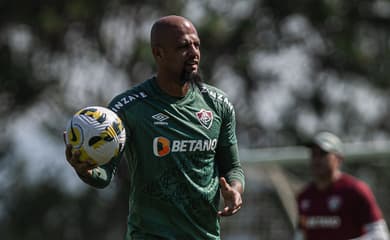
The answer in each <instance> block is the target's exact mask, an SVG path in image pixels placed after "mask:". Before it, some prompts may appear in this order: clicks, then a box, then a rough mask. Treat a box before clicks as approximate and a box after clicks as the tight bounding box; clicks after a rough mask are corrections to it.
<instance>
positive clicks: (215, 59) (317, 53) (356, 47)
mask: <svg viewBox="0 0 390 240" xmlns="http://www.w3.org/2000/svg"><path fill="white" fill-rule="evenodd" d="M168 14H178V15H184V16H187V15H188V16H191V17H193V18H194V23H195V25H196V26H197V28H198V31H199V35H200V37H201V40H202V63H201V68H202V74H203V76H204V79H205V81H206V82H210V83H218V80H220V79H219V78H220V75H218V74H217V73H219V72H222V73H225V72H228V73H227V75H234V76H235V78H234V80H237V81H239V84H240V85H241V86H243V87H242V91H240V89H237V91H238V96H239V97H237V98H235V99H234V104H235V105H236V106H237V107H236V110H237V121H238V135H239V138H240V141H241V143H242V145H245V146H247V147H265V146H277V145H289V144H298V143H301V142H302V141H303V139H305V138H306V137H307V135H308V134H310V133H312V132H313V131H314V130H317V128H319V127H318V126H321V124H322V123H324V122H323V121H325V120H323V119H327V118H329V119H338V124H336V125H337V126H336V127H335V128H334V129H333V130H335V131H337V132H338V133H339V134H340V135H341V136H348V137H351V138H353V137H358V138H360V139H370V138H374V137H375V136H380V137H383V136H384V137H389V133H390V122H389V121H388V119H389V116H390V111H389V105H388V102H390V101H389V100H390V99H389V96H390V95H389V94H388V93H389V90H390V81H388V79H387V78H388V76H390V72H389V71H390V54H389V51H390V38H389V34H390V29H389V28H388V27H387V26H388V25H389V23H390V3H389V1H386V0H376V1H368V0H361V1H358V0H348V1H347V0H343V1H336V0H320V1H309V0H294V1H288V2H286V1H281V0H263V1H260V0H251V1H233V0H226V1H222V0H219V1H205V0H203V1H185V0H169V1H151V0H144V1H124V0H122V1H121V0H113V1H101V0H100V1H96V0H95V1H92V0H70V1H49V0H32V1H28V2H25V1H20V0H14V1H1V2H0V101H1V103H2V104H1V106H0V115H1V118H0V124H1V125H0V126H1V128H0V130H1V131H2V132H5V133H7V131H6V130H7V126H8V125H7V124H10V123H12V121H13V120H14V119H15V118H16V117H17V116H21V115H23V114H24V113H25V111H27V110H29V109H32V108H33V107H34V106H35V105H37V104H41V103H45V104H48V106H49V108H50V109H51V111H52V113H51V114H50V121H48V122H46V123H44V124H45V125H46V126H47V129H48V132H51V133H52V134H53V133H54V134H55V135H56V133H58V132H61V131H62V125H61V126H58V122H63V121H64V120H63V118H64V117H65V116H68V115H69V114H71V113H73V112H74V111H75V110H76V108H77V107H76V106H75V105H74V103H75V102H81V101H82V100H83V99H78V98H77V97H69V96H67V94H66V91H69V90H67V87H69V84H70V83H69V82H68V81H67V80H70V79H71V78H72V76H73V75H72V73H71V72H70V71H69V72H65V73H63V72H62V71H61V69H62V68H61V67H58V66H59V65H61V64H63V65H65V66H75V67H79V68H80V69H85V68H86V67H85V65H83V64H84V62H83V60H84V59H85V58H88V59H92V60H90V61H92V62H94V63H103V66H108V67H107V68H109V69H113V71H118V72H123V73H124V75H126V77H125V79H126V81H127V82H128V85H133V84H136V83H138V82H140V81H143V80H144V79H145V78H146V77H149V76H150V75H151V74H152V73H153V72H154V70H155V66H154V63H153V59H152V56H151V54H150V50H149V43H148V31H149V29H147V30H145V28H149V27H150V24H151V23H152V21H154V20H155V19H156V18H158V17H160V16H162V15H168ZM197 16H198V17H197ZM199 16H200V17H199ZM293 20H295V22H294V21H293ZM292 22H294V23H295V24H298V26H300V27H301V28H298V30H294V26H290V28H288V27H287V26H289V24H291V23H292ZM299 24H301V25H299ZM117 25H120V27H117ZM302 25H303V26H304V27H303V29H304V30H305V31H304V30H302ZM145 31H146V32H147V33H145ZM317 35H318V36H317ZM313 39H314V40H313ZM293 47H297V48H299V49H301V50H302V52H303V54H305V56H307V58H308V59H309V60H308V62H309V63H308V64H309V65H310V66H309V67H310V71H309V73H308V76H306V77H307V78H309V81H310V82H309V83H307V84H306V85H304V86H301V87H300V88H299V89H294V88H292V89H289V90H288V93H289V94H290V95H291V99H292V100H291V101H288V100H287V101H288V104H287V105H286V107H285V108H283V109H282V110H281V113H280V115H278V121H280V123H279V122H278V121H271V123H267V124H266V123H264V121H262V119H263V118H265V117H267V116H266V115H261V114H260V113H258V112H256V111H255V110H256V108H257V106H258V105H260V104H262V103H263V102H264V101H268V100H271V99H267V98H266V99H264V98H263V100H264V101H262V100H261V98H260V100H259V95H260V93H259V91H260V90H262V89H263V90H264V91H265V92H267V91H268V89H269V88H270V87H272V86H279V85H280V79H279V78H280V76H279V75H277V74H275V73H273V72H269V71H266V70H264V69H262V68H261V65H259V64H260V63H258V62H257V61H258V58H256V56H258V55H259V54H260V57H261V56H274V55H278V54H281V53H282V52H283V51H284V50H288V49H292V48H293ZM65 68H66V67H65ZM98 68H99V67H98ZM100 68H101V67H100ZM94 71H95V69H93V70H90V72H89V73H86V74H91V73H93V72H94ZM282 71H289V69H288V68H287V69H284V68H283V67H281V68H280V72H282ZM111 75H112V73H111V72H110V73H108V74H107V76H106V78H107V79H105V84H106V85H104V86H102V87H101V89H98V90H97V91H96V92H93V91H92V90H90V89H89V90H88V91H86V94H84V95H87V96H88V97H89V98H90V99H91V100H90V102H99V103H100V102H104V101H107V98H109V97H102V94H101V93H102V91H104V90H105V89H106V88H109V87H110V86H111V85H113V82H112V81H114V80H113V79H114V76H111ZM293 75H294V73H291V76H293ZM111 77H112V79H111ZM222 77H224V75H222ZM332 77H333V78H332ZM88 79H89V78H88ZM332 79H333V80H332ZM222 81H223V80H222ZM76 82H77V81H76ZM278 84H279V85H278ZM332 84H334V86H336V87H335V89H334V91H338V90H339V88H343V87H345V88H348V87H349V86H355V85H357V86H363V87H366V88H367V89H370V90H371V92H372V94H374V95H375V94H379V95H380V96H381V97H382V99H381V100H382V102H383V103H382V104H383V105H382V108H381V109H379V110H378V111H379V114H377V115H378V116H376V117H375V118H372V119H373V120H370V121H368V120H367V117H368V116H367V115H368V114H366V111H363V112H362V111H359V110H357V109H356V106H355V107H354V106H353V104H356V103H355V102H354V101H355V100H356V99H358V100H359V99H360V100H361V101H363V102H364V101H365V99H361V98H364V97H365V95H364V94H363V95H362V96H357V97H356V98H351V99H352V100H351V99H349V98H348V97H353V96H345V97H346V100H344V99H341V100H337V99H336V100H334V99H332V96H333V95H332V91H330V92H329V91H328V92H327V90H326V86H328V85H332ZM235 86H236V85H234V86H232V88H235ZM282 90H283V89H281V91H282ZM346 93H351V92H348V91H346ZM81 95H82V94H81ZM351 95H352V94H351ZM278 97H279V94H275V96H272V98H275V99H277V98H278ZM68 98H71V100H72V101H70V100H69V99H68ZM270 108H271V109H272V108H273V107H272V106H271V107H270ZM366 110H367V111H368V112H369V110H370V106H369V107H368V108H367V109H366ZM275 111H276V109H275ZM302 115H304V116H309V118H310V119H314V120H315V121H317V122H319V123H318V124H317V125H315V127H313V128H314V129H311V130H310V129H309V130H307V129H306V128H305V127H307V125H304V126H303V127H302V126H301V125H302V124H301V125H300V119H301V117H302ZM59 135H60V134H59ZM10 141H11V140H10V138H9V137H7V134H3V135H1V136H0V157H2V156H5V155H6V153H7V152H8V151H9V149H12V148H11V146H10V145H11V144H12V142H10ZM61 154H62V153H61ZM1 159H2V160H0V164H2V166H6V164H7V162H6V161H5V160H3V159H4V158H1ZM12 171H13V172H12V173H15V175H16V176H18V174H16V173H18V172H19V170H17V168H16V169H13V170H12ZM11 175H12V174H11ZM126 181H127V180H126V179H125V180H123V182H122V184H123V185H126V184H127V182H126ZM60 186H61V183H60V182H56V181H55V179H54V180H53V181H52V182H50V183H48V182H46V181H44V182H42V183H39V185H33V186H31V185H30V184H28V183H26V182H23V181H21V182H18V184H17V185H15V186H14V187H13V188H12V194H10V195H9V196H7V198H5V197H4V195H2V197H1V198H0V201H1V203H2V205H5V207H6V209H7V212H6V214H4V215H0V223H1V224H0V226H1V227H0V233H1V235H2V236H5V239H14V240H17V239H30V238H31V239H45V238H47V239H53V238H55V239H92V238H93V239H113V238H115V237H113V238H110V237H109V236H107V235H105V234H104V233H103V232H102V231H97V230H96V229H97V228H103V227H106V228H109V226H106V225H104V226H103V223H104V224H107V223H109V224H110V226H113V228H114V229H116V230H115V231H120V230H118V226H121V227H122V226H123V221H124V220H123V216H122V215H121V217H119V219H118V218H116V217H111V216H112V215H111V214H113V213H114V212H118V211H119V212H120V214H126V211H127V210H126V207H123V205H121V206H122V207H121V208H116V209H113V208H115V207H117V206H118V202H121V201H122V203H123V198H125V197H123V196H124V195H126V194H123V193H121V192H120V193H116V194H118V196H114V197H113V200H110V201H107V202H98V203H96V205H95V204H89V203H90V202H93V201H94V200H95V199H98V198H99V196H97V193H96V191H95V190H92V189H91V190H89V191H88V192H86V193H82V194H81V195H78V196H69V195H67V194H66V193H64V192H61V187H60ZM125 189H126V188H125ZM10 191H11V190H10ZM124 191H125V190H124ZM381 201H382V200H381ZM88 204H89V205H88ZM78 206H79V207H78ZM97 214H98V215H101V216H104V217H102V218H103V219H108V218H110V219H111V218H112V219H113V220H112V221H102V220H101V219H99V217H95V216H96V215H97ZM32 216H35V217H32ZM72 218H73V219H72ZM32 223H34V225H30V224H32ZM88 223H90V225H88ZM64 226H66V227H64ZM71 229H74V230H71ZM121 230H123V229H121ZM72 231H73V232H72ZM107 234H108V233H107ZM112 234H114V236H118V235H116V234H117V233H112Z"/></svg>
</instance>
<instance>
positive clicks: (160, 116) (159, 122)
mask: <svg viewBox="0 0 390 240" xmlns="http://www.w3.org/2000/svg"><path fill="white" fill-rule="evenodd" d="M152 118H153V119H155V120H157V121H156V122H154V125H168V123H167V122H165V120H167V119H168V118H169V117H168V116H167V115H165V114H163V113H157V114H155V115H153V116H152Z"/></svg>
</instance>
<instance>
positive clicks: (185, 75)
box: [180, 69, 203, 88]
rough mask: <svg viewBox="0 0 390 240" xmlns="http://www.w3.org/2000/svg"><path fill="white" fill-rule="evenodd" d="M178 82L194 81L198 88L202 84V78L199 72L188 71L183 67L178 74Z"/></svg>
mask: <svg viewBox="0 0 390 240" xmlns="http://www.w3.org/2000/svg"><path fill="white" fill-rule="evenodd" d="M180 82H181V83H182V84H185V83H187V82H189V83H194V84H195V85H196V86H198V87H199V88H200V87H201V86H202V83H203V80H202V76H201V75H200V74H199V72H188V71H185V70H184V69H183V71H182V73H181V76H180Z"/></svg>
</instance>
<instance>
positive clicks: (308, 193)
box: [298, 182, 317, 199]
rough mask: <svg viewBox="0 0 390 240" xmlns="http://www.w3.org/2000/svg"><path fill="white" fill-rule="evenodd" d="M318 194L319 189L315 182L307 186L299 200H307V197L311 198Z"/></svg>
mask: <svg viewBox="0 0 390 240" xmlns="http://www.w3.org/2000/svg"><path fill="white" fill-rule="evenodd" d="M315 192H317V189H316V187H315V185H314V183H313V182H309V183H308V184H306V185H305V186H304V187H303V188H302V190H301V191H300V192H299V193H298V199H302V198H305V197H307V196H311V195H313V194H315Z"/></svg>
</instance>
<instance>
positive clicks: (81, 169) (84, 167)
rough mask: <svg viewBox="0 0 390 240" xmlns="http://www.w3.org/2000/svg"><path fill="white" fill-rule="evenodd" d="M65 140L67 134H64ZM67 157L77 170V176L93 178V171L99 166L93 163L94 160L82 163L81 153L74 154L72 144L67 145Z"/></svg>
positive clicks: (75, 152)
mask: <svg viewBox="0 0 390 240" xmlns="http://www.w3.org/2000/svg"><path fill="white" fill-rule="evenodd" d="M64 140H65V133H64ZM65 156H66V160H67V161H68V162H69V164H70V165H71V166H72V167H73V168H74V169H75V171H76V172H77V174H78V175H79V176H81V177H87V178H88V177H90V176H92V169H94V168H96V167H97V166H98V165H97V164H96V163H93V162H92V160H87V161H80V151H74V153H72V145H71V144H67V145H66V149H65Z"/></svg>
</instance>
